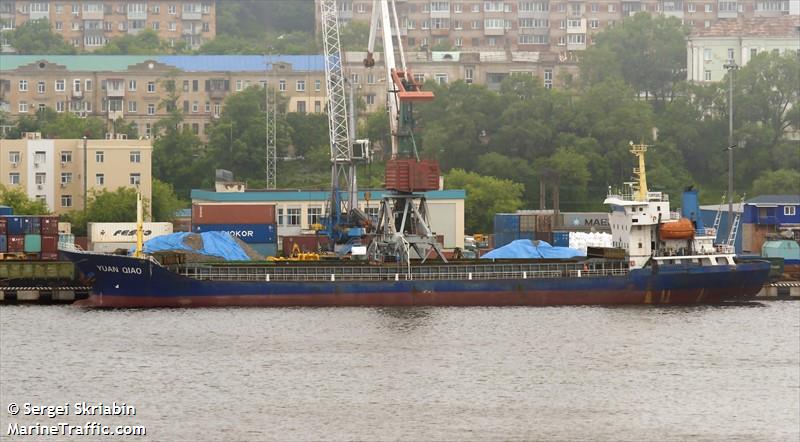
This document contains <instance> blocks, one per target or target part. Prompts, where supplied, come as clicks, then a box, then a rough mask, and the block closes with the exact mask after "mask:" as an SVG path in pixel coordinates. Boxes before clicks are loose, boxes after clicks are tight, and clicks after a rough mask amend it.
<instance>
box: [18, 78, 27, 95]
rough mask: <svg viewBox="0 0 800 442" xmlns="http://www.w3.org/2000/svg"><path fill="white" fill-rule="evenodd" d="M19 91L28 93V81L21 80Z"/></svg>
mask: <svg viewBox="0 0 800 442" xmlns="http://www.w3.org/2000/svg"><path fill="white" fill-rule="evenodd" d="M19 91H20V92H28V80H20V81H19Z"/></svg>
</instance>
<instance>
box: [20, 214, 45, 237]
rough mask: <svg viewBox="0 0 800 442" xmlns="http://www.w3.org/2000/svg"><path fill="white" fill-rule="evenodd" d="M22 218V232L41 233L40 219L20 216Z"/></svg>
mask: <svg viewBox="0 0 800 442" xmlns="http://www.w3.org/2000/svg"><path fill="white" fill-rule="evenodd" d="M20 218H22V232H23V233H25V234H36V235H39V234H41V233H42V218H40V217H38V216H21V217H20Z"/></svg>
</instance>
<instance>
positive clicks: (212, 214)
mask: <svg viewBox="0 0 800 442" xmlns="http://www.w3.org/2000/svg"><path fill="white" fill-rule="evenodd" d="M192 232H193V233H205V232H227V233H229V234H230V235H231V236H232V237H234V238H237V239H239V240H241V241H242V242H244V243H246V244H247V245H248V246H249V247H250V248H251V249H253V250H254V251H255V252H257V253H258V254H260V255H263V256H265V257H267V256H277V254H278V225H277V224H276V222H275V205H274V204H194V205H192Z"/></svg>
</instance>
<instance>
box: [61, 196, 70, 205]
mask: <svg viewBox="0 0 800 442" xmlns="http://www.w3.org/2000/svg"><path fill="white" fill-rule="evenodd" d="M61 207H72V195H61Z"/></svg>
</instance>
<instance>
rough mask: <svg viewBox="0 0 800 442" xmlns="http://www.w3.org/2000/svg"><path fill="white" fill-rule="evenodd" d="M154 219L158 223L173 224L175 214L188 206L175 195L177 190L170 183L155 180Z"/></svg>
mask: <svg viewBox="0 0 800 442" xmlns="http://www.w3.org/2000/svg"><path fill="white" fill-rule="evenodd" d="M152 194H153V195H152V205H151V206H152V218H153V221H156V222H162V221H165V222H172V221H173V220H174V219H175V212H177V211H178V210H179V209H181V208H182V207H185V206H187V204H186V203H184V202H182V201H181V200H179V199H178V197H177V196H176V195H175V189H173V187H172V185H171V184H169V183H165V182H163V181H161V180H158V179H153V190H152Z"/></svg>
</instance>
